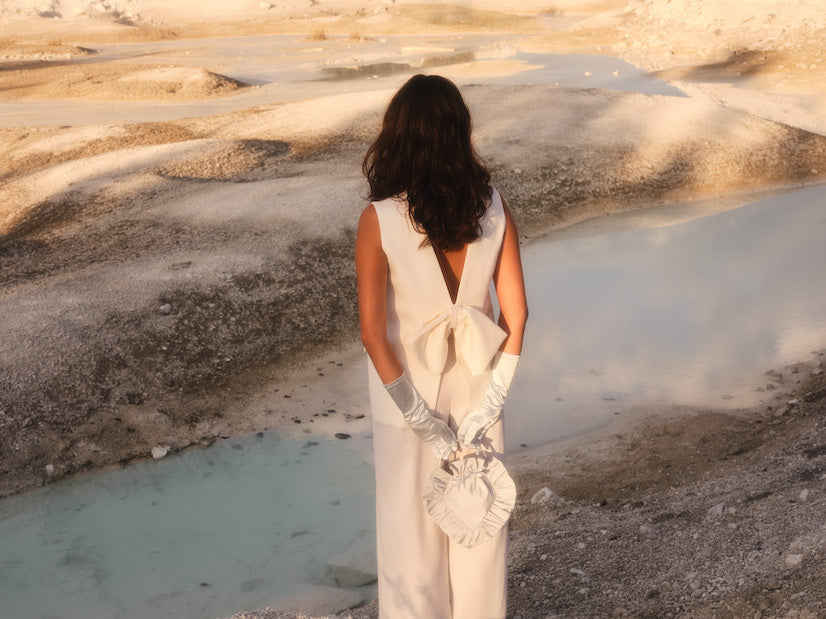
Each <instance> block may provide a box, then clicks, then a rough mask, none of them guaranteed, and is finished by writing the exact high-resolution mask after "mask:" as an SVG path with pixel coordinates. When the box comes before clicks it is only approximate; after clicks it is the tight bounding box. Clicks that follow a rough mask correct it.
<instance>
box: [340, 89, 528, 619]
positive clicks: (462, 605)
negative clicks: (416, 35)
mask: <svg viewBox="0 0 826 619" xmlns="http://www.w3.org/2000/svg"><path fill="white" fill-rule="evenodd" d="M470 134H471V121H470V114H469V112H468V109H467V107H466V106H465V103H464V101H463V100H462V96H461V94H460V93H459V90H458V89H457V88H456V86H455V85H454V84H453V83H452V82H450V81H449V80H447V79H445V78H442V77H439V76H435V75H431V76H425V75H416V76H414V77H412V78H411V79H410V80H408V81H407V82H406V83H405V84H404V86H402V88H401V89H400V90H399V91H398V92H397V93H396V94H395V96H394V97H393V99H392V100H391V102H390V104H389V106H388V108H387V111H386V113H385V116H384V120H383V123H382V128H381V131H380V133H379V136H378V138H377V139H376V141H375V142H374V143H373V144H372V145H371V146H370V148H369V149H368V151H367V154H366V156H365V159H364V173H365V175H366V176H367V180H368V182H369V185H370V198H371V200H372V203H371V204H370V205H369V206H368V207H367V208H365V209H364V211H363V213H362V215H361V218H360V220H359V228H358V236H357V239H356V274H357V277H358V299H359V316H360V321H361V334H362V341H363V343H364V347H365V349H366V351H367V354H368V357H369V361H368V373H369V392H370V402H371V409H372V412H373V449H374V456H375V470H376V529H377V552H378V576H379V581H378V582H379V613H380V616H381V617H382V619H397V618H411V619H425V618H427V619H441V618H452V619H459V618H466V619H483V618H489V617H504V616H505V608H506V585H507V575H506V564H505V552H506V543H507V527H506V526H502V525H501V524H500V525H499V526H502V528H501V529H497V532H496V533H495V534H492V537H490V539H487V540H486V541H483V542H481V543H478V544H476V545H474V546H473V547H470V548H468V547H465V545H462V544H459V543H456V542H455V541H454V540H453V539H452V536H451V537H449V536H448V535H446V534H445V533H444V532H443V531H442V529H441V528H440V526H439V525H437V524H436V523H435V522H434V521H433V520H432V519H431V518H430V517H429V515H428V512H427V510H426V509H425V506H424V503H423V499H422V486H423V484H424V483H425V481H426V480H427V478H428V475H429V474H430V473H431V471H433V470H434V469H438V467H439V466H440V465H441V466H442V467H443V468H445V469H447V466H446V464H447V463H446V460H448V459H450V458H453V457H455V456H456V454H457V453H463V452H470V451H473V450H479V449H483V450H487V451H488V452H492V453H494V454H498V455H501V454H502V452H503V449H504V440H503V429H502V423H501V416H502V407H503V403H504V400H505V396H506V394H507V391H508V388H509V386H510V383H511V380H512V379H513V375H514V373H515V371H516V365H517V362H518V360H519V354H520V352H521V348H522V337H523V332H524V327H525V321H526V319H527V316H528V310H527V303H526V300H525V288H524V281H523V276H522V265H521V260H520V256H519V241H518V236H517V231H516V227H515V225H514V223H513V219H512V217H511V215H510V212H509V210H508V207H507V204H506V203H505V201H504V200H503V199H502V198H501V197H500V196H499V194H498V192H497V191H496V190H495V189H493V188H491V187H490V186H489V181H490V173H489V172H488V170H487V168H486V167H485V165H484V163H483V162H482V161H481V159H480V158H479V156H478V155H477V154H476V152H475V150H474V148H473V146H472V144H471V135H470ZM491 280H492V281H493V283H494V285H495V288H496V296H497V299H498V303H499V307H500V316H499V321H498V326H497V324H496V323H495V322H494V321H493V308H492V302H491V298H490V283H491ZM477 453H478V451H477ZM506 519H507V516H505V518H504V520H506Z"/></svg>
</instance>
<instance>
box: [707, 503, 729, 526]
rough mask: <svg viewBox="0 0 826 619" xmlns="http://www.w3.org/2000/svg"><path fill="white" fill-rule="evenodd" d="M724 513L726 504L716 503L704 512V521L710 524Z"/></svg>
mask: <svg viewBox="0 0 826 619" xmlns="http://www.w3.org/2000/svg"><path fill="white" fill-rule="evenodd" d="M725 511H726V504H725V503H717V505H715V506H713V507H710V508H709V510H708V511H707V512H706V521H707V522H711V521H713V520H717V519H718V518H719V517H720V516H722V515H723V514H724V513H725Z"/></svg>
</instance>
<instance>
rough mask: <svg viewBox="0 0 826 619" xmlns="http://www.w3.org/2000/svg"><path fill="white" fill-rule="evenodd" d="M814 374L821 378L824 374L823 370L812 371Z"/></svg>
mask: <svg viewBox="0 0 826 619" xmlns="http://www.w3.org/2000/svg"><path fill="white" fill-rule="evenodd" d="M812 374H813V375H814V376H820V375H821V374H823V368H815V369H814V370H812Z"/></svg>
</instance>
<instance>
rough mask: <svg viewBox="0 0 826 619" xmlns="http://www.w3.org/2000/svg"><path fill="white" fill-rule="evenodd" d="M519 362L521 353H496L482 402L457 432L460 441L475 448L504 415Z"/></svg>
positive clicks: (469, 414) (464, 420)
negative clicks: (503, 411)
mask: <svg viewBox="0 0 826 619" xmlns="http://www.w3.org/2000/svg"><path fill="white" fill-rule="evenodd" d="M518 363H519V355H513V354H511V353H507V352H501V351H500V352H498V353H496V356H495V357H494V358H493V367H492V368H491V371H490V382H489V383H488V388H487V389H486V390H485V395H484V397H483V398H482V404H481V405H480V406H479V408H477V409H476V410H474V411H472V412H471V413H468V414H467V415H466V416H465V418H464V419H463V420H462V423H461V424H460V425H459V431H458V432H457V434H458V438H459V441H461V442H462V443H464V444H465V445H467V446H468V447H474V448H475V447H478V446H479V445H481V443H482V438H483V437H484V436H485V432H487V431H488V429H489V428H490V427H491V426H492V425H493V424H495V423H496V422H497V421H499V418H500V417H502V408H503V407H504V406H505V397H506V396H507V395H508V389H510V386H511V382H513V376H514V374H516V366H517V364H518Z"/></svg>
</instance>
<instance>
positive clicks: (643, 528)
mask: <svg viewBox="0 0 826 619" xmlns="http://www.w3.org/2000/svg"><path fill="white" fill-rule="evenodd" d="M640 533H642V534H643V535H656V534H657V527H656V526H655V525H653V524H650V523H648V522H644V523H642V524H641V525H640Z"/></svg>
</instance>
